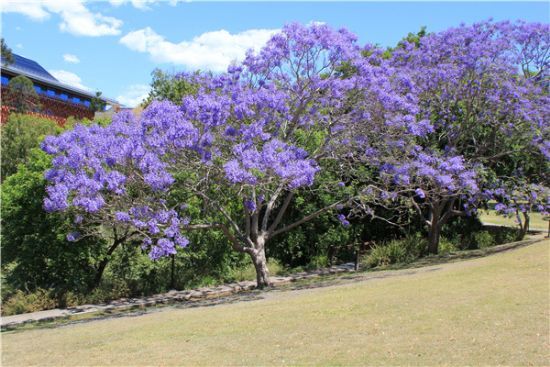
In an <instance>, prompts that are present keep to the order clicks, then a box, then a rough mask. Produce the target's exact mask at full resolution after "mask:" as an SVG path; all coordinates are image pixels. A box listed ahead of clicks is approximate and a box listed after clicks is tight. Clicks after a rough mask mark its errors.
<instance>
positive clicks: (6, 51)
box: [0, 38, 14, 65]
mask: <svg viewBox="0 0 550 367" xmlns="http://www.w3.org/2000/svg"><path fill="white" fill-rule="evenodd" d="M0 53H1V54H2V59H3V60H2V61H3V62H4V65H10V64H13V62H14V60H13V53H12V51H11V48H9V47H8V45H7V44H6V41H5V40H4V38H2V39H1V40H0Z"/></svg>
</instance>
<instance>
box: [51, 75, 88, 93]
mask: <svg viewBox="0 0 550 367" xmlns="http://www.w3.org/2000/svg"><path fill="white" fill-rule="evenodd" d="M50 74H52V75H53V76H54V77H55V78H56V79H57V80H59V81H60V82H61V83H64V84H67V85H70V86H73V87H76V88H79V89H83V90H87V91H90V90H91V88H89V87H87V86H85V85H84V84H82V79H80V77H79V76H78V75H76V74H75V73H71V72H70V71H66V70H50Z"/></svg>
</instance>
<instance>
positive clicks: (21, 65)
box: [1, 54, 119, 105]
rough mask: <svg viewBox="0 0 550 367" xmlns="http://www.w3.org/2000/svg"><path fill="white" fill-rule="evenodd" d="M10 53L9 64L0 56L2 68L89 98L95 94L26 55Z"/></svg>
mask: <svg viewBox="0 0 550 367" xmlns="http://www.w3.org/2000/svg"><path fill="white" fill-rule="evenodd" d="M12 55H13V63H12V64H9V65H7V64H5V63H4V58H2V67H1V69H2V70H5V71H9V72H11V73H13V74H15V75H25V76H26V77H29V78H31V80H33V82H39V83H44V85H47V86H49V85H51V86H54V87H58V88H62V89H63V90H68V91H71V92H73V93H78V94H81V95H84V96H87V97H89V98H93V97H95V96H96V95H95V93H94V92H92V91H89V90H82V89H79V88H76V87H73V86H70V85H67V84H64V83H62V82H60V81H59V80H57V79H56V78H54V77H53V76H52V75H51V74H50V73H48V72H47V71H46V69H44V68H43V67H42V66H40V64H39V63H37V62H36V61H34V60H31V59H27V58H26V57H23V56H20V55H17V54H12ZM3 82H4V81H3ZM99 98H100V99H101V100H103V101H105V102H107V103H109V104H114V105H119V103H118V102H117V101H116V100H114V99H111V98H107V97H105V96H101V97H99Z"/></svg>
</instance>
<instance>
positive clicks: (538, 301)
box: [2, 241, 550, 366]
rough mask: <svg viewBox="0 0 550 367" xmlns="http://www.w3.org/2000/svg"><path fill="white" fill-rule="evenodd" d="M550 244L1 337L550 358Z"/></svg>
mask: <svg viewBox="0 0 550 367" xmlns="http://www.w3.org/2000/svg"><path fill="white" fill-rule="evenodd" d="M548 245H549V243H548V241H546V242H542V243H538V244H535V245H531V246H528V247H524V248H521V249H518V250H514V251H509V252H505V253H500V254H497V255H493V256H489V257H485V258H479V259H475V260H469V261H463V262H457V263H451V264H443V265H436V266H433V267H428V268H421V269H417V270H416V271H411V270H410V269H409V270H403V271H397V272H391V273H392V274H394V275H397V276H392V277H388V278H382V279H372V280H369V281H362V282H354V283H348V284H345V285H340V286H332V287H327V288H316V289H308V290H301V291H286V292H267V293H263V294H262V295H263V296H264V299H260V300H255V301H249V302H239V303H234V304H223V305H218V306H214V307H201V308H190V309H189V308H188V309H177V308H166V309H164V310H160V311H159V312H154V313H150V314H146V315H142V316H137V317H120V318H111V319H106V320H100V321H92V322H89V323H83V324H74V325H67V326H63V327H58V328H54V329H37V330H28V331H19V332H6V333H3V334H2V365H4V366H13V365H52V366H53V365H55V366H61V365H71V366H74V365H125V366H126V365H304V364H315V365H411V364H413V365H487V364H490V365H497V364H505V365H549V364H550V357H549V353H548V350H549V348H548V347H549V345H548V343H549V338H550V335H549V329H548V325H549V322H550V318H549V312H548V309H549V299H548V294H549V291H550V290H549V282H548V276H549V268H548V267H549V256H548V255H549V251H548Z"/></svg>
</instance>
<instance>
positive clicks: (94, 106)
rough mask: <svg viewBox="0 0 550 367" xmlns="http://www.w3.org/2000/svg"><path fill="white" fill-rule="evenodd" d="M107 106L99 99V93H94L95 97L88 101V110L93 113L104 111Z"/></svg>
mask: <svg viewBox="0 0 550 367" xmlns="http://www.w3.org/2000/svg"><path fill="white" fill-rule="evenodd" d="M106 105H107V104H106V103H105V102H104V101H103V100H102V99H101V92H100V91H97V92H95V97H93V98H92V100H91V101H90V109H91V110H92V111H94V112H99V111H103V110H105V106H106Z"/></svg>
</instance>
